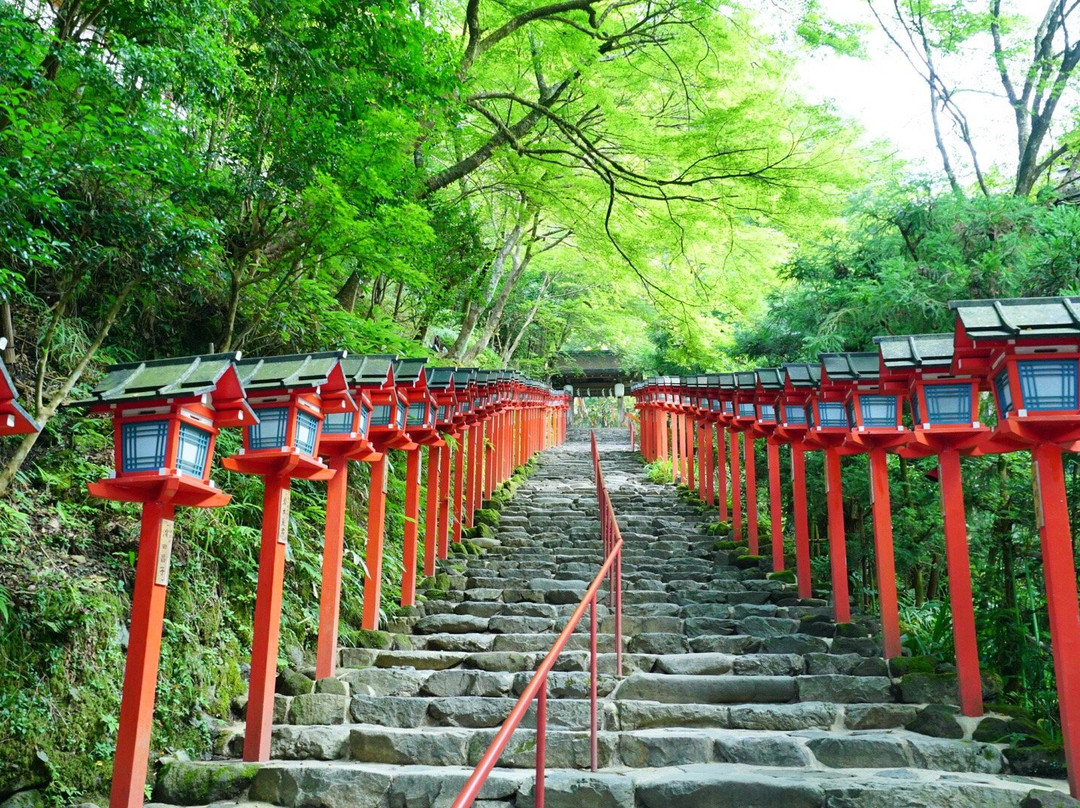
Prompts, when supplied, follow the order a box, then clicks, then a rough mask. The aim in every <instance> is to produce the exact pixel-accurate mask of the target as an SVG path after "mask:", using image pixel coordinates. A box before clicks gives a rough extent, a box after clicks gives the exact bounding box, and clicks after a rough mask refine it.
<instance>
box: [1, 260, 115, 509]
mask: <svg viewBox="0 0 1080 808" xmlns="http://www.w3.org/2000/svg"><path fill="white" fill-rule="evenodd" d="M134 288H135V281H129V282H128V284H127V285H126V286H125V287H124V288H123V289H121V290H120V293H119V294H118V295H117V296H116V301H115V302H114V303H113V305H112V307H111V308H110V309H109V311H108V312H107V313H106V314H105V319H104V320H102V322H101V327H100V328H99V329H98V333H97V336H96V337H94V341H93V342H92V343H91V344H90V346H89V347H88V348H87V349H86V352H85V353H84V354H83V357H82V359H80V360H79V364H78V365H76V366H75V369H74V370H73V371H71V373H70V374H68V377H67V378H66V379H65V380H64V383H63V384H62V385H60V389H59V390H57V391H56V394H55V395H54V396H53V397H52V398H51V399H49V403H48V404H46V405H45V406H44V407H43V408H41V409H40V410H38V411H37V412H36V413H35V414H34V418H35V419H36V420H37V422H38V425H39V426H41V427H42V428H44V426H45V424H47V423H48V422H49V420H50V419H51V418H52V417H53V416H54V415H56V411H57V410H58V409H59V408H60V406H61V405H62V404H63V403H64V402H66V401H67V397H68V396H69V395H70V394H71V389H72V388H73V387H74V386H75V385H76V384H78V382H79V379H81V378H82V375H83V373H85V372H86V368H87V367H89V365H90V362H91V361H92V360H93V358H94V356H95V355H96V354H97V352H98V349H99V348H101V344H102V343H103V342H104V341H105V338H106V337H107V336H108V335H109V330H110V329H111V328H112V327H113V324H114V323H115V322H116V319H117V317H119V316H120V312H121V310H122V309H123V308H124V303H125V302H126V301H127V298H128V295H130V294H131V290H132V289H134ZM40 434H41V433H40V432H31V433H30V434H29V435H27V436H26V437H24V438H23V440H22V443H20V444H19V446H18V448H17V449H16V450H15V453H14V454H13V455H12V456H11V459H10V460H8V462H7V465H6V466H4V470H3V471H0V497H3V496H4V494H6V493H7V490H8V488H10V487H11V483H12V481H13V480H14V479H15V475H16V474H17V473H18V472H19V469H20V468H22V464H23V463H24V462H26V458H27V457H28V456H29V455H30V450H31V449H33V448H34V444H35V443H37V439H38V435H40Z"/></svg>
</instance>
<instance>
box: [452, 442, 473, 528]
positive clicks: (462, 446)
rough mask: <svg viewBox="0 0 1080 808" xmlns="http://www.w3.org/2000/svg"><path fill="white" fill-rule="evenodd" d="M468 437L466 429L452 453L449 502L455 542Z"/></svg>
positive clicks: (461, 499)
mask: <svg viewBox="0 0 1080 808" xmlns="http://www.w3.org/2000/svg"><path fill="white" fill-rule="evenodd" d="M468 435H469V430H468V429H467V428H466V429H463V430H462V431H461V438H460V439H459V440H458V446H457V450H456V451H455V452H454V494H453V497H452V498H451V500H450V501H451V503H452V506H451V507H452V508H453V520H454V521H453V528H452V535H453V538H454V541H455V542H459V541H461V530H462V523H461V511H462V508H463V507H464V505H465V451H466V449H467V448H468V446H467V441H468Z"/></svg>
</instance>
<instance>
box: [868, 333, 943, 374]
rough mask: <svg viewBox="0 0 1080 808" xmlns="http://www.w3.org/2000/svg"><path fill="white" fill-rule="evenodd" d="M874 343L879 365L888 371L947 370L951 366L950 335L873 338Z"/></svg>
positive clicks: (908, 335) (905, 335)
mask: <svg viewBox="0 0 1080 808" xmlns="http://www.w3.org/2000/svg"><path fill="white" fill-rule="evenodd" d="M874 342H876V343H877V346H878V350H879V351H880V353H881V363H882V364H883V365H884V366H885V367H886V368H888V369H890V370H921V369H923V368H939V367H944V368H947V367H950V366H951V365H952V361H953V344H954V343H953V335H952V334H904V335H900V336H888V337H874Z"/></svg>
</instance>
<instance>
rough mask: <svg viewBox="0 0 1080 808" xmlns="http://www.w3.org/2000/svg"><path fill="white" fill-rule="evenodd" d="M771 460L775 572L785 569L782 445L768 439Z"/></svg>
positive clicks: (771, 506)
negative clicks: (781, 479) (781, 475)
mask: <svg viewBox="0 0 1080 808" xmlns="http://www.w3.org/2000/svg"><path fill="white" fill-rule="evenodd" d="M765 451H766V454H767V455H768V460H769V522H770V524H769V529H770V531H771V535H772V559H773V564H772V565H773V572H779V571H780V570H782V569H784V523H783V503H782V502H781V499H780V496H781V495H780V447H779V446H777V445H776V444H775V443H772V442H771V441H766V443H765Z"/></svg>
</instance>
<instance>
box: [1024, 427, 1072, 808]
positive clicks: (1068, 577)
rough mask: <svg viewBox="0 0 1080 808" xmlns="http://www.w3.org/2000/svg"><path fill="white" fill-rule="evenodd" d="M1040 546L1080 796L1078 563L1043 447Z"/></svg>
mask: <svg viewBox="0 0 1080 808" xmlns="http://www.w3.org/2000/svg"><path fill="white" fill-rule="evenodd" d="M1032 457H1033V458H1034V460H1035V467H1034V469H1033V473H1034V476H1035V483H1036V488H1037V491H1036V495H1037V497H1038V500H1039V502H1038V507H1039V510H1040V511H1041V514H1040V515H1041V519H1039V520H1038V521H1039V542H1040V545H1041V547H1042V561H1043V574H1044V576H1045V579H1046V604H1047V611H1048V613H1049V617H1050V641H1051V645H1052V647H1053V654H1054V678H1055V680H1056V683H1057V693H1058V703H1059V705H1060V711H1061V734H1062V738H1063V740H1064V746H1065V766H1066V767H1067V769H1068V772H1069V791H1070V792H1071V793H1072V795H1073V796H1074V797H1077V796H1080V665H1078V664H1077V660H1080V605H1078V603H1077V592H1076V563H1075V562H1074V560H1073V550H1072V536H1071V535H1070V531H1069V509H1068V503H1067V502H1066V500H1065V473H1064V470H1063V468H1062V464H1061V449H1060V448H1059V447H1057V446H1050V445H1042V446H1036V447H1035V448H1034V449H1033V450H1032Z"/></svg>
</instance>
